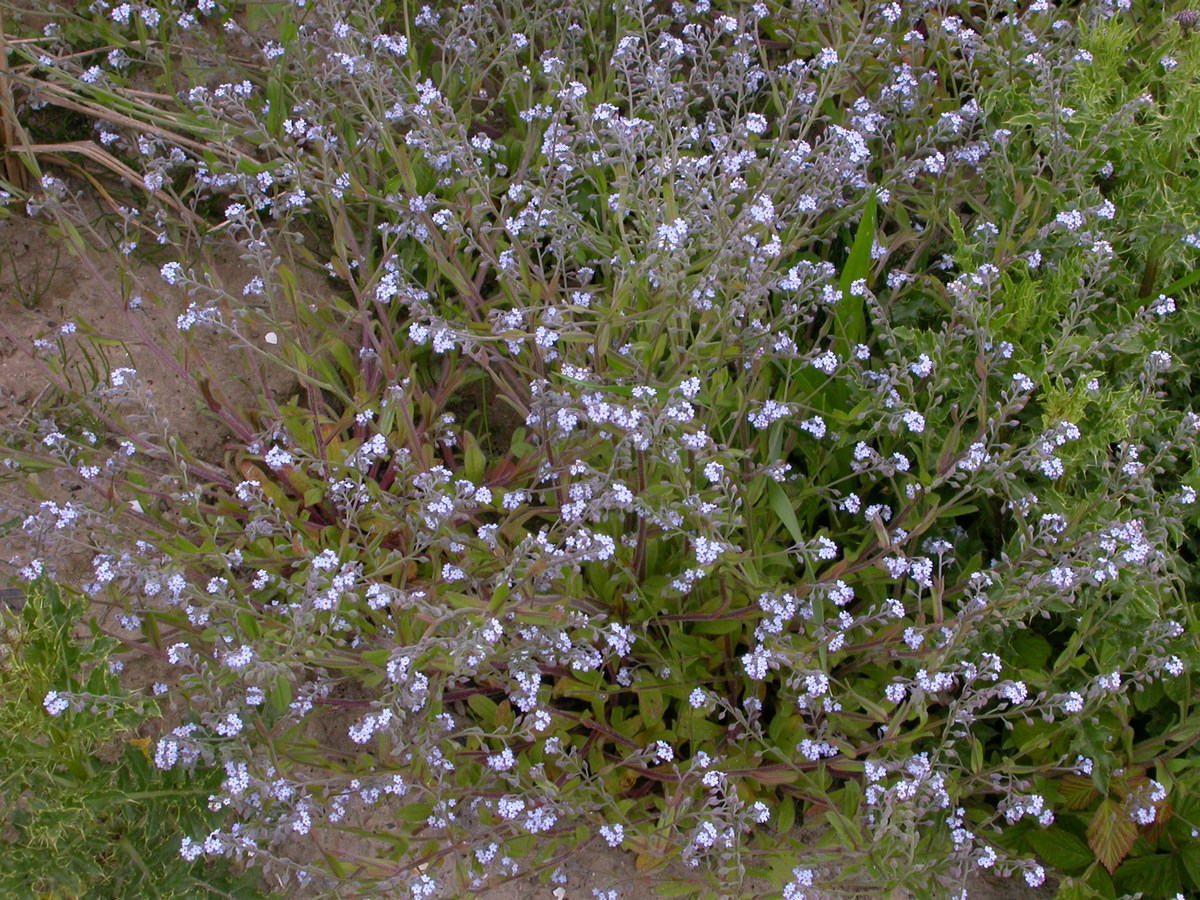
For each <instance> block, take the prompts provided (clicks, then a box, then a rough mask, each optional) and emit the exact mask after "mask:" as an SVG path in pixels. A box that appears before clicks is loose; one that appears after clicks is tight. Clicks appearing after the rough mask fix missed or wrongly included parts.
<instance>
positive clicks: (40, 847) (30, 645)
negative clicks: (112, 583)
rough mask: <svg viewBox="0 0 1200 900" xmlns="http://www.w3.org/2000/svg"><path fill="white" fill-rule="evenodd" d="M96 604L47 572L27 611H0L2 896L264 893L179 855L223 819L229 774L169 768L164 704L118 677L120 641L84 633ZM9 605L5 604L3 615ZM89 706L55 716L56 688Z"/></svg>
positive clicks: (31, 589) (249, 881) (29, 595)
mask: <svg viewBox="0 0 1200 900" xmlns="http://www.w3.org/2000/svg"><path fill="white" fill-rule="evenodd" d="M85 608H86V607H85V604H84V602H83V601H82V600H81V599H80V598H78V597H74V596H72V595H69V594H66V593H64V592H62V591H60V590H59V589H58V587H57V586H56V585H55V584H54V583H53V582H52V581H51V580H50V579H49V578H46V577H41V578H39V579H38V580H36V581H34V582H32V583H31V584H30V585H29V586H28V589H27V592H26V602H25V603H24V605H23V608H21V609H20V611H19V612H16V611H11V610H4V611H3V612H0V617H2V618H0V626H2V627H3V629H4V631H3V636H2V638H0V639H2V641H3V642H2V643H0V649H2V650H3V657H2V659H0V698H2V699H0V733H3V734H4V736H5V739H4V741H3V742H2V743H0V818H2V819H3V821H4V823H5V824H4V830H3V832H2V833H0V892H3V893H4V895H5V896H11V897H47V898H56V900H68V898H93V897H94V898H99V897H105V898H109V897H112V898H135V897H137V898H142V897H154V898H164V900H165V898H185V897H195V896H198V895H200V894H203V895H204V896H212V897H225V896H232V895H233V892H236V895H237V896H239V897H247V896H254V895H255V894H256V891H255V890H254V885H255V883H256V881H257V878H256V877H255V876H254V875H253V873H251V874H250V875H242V876H238V875H235V874H234V873H232V872H231V871H230V870H229V869H228V867H226V866H219V867H216V868H213V869H210V870H209V871H207V872H205V873H203V874H200V873H198V872H195V871H193V870H192V867H191V866H189V865H187V864H186V863H184V862H183V861H182V860H180V858H179V837H178V835H179V833H180V832H181V831H190V830H196V829H202V828H203V827H204V826H205V823H207V822H209V821H211V820H212V815H211V813H209V812H208V811H207V809H206V808H205V807H206V804H207V798H208V796H209V794H210V793H211V792H212V791H213V790H214V789H215V788H216V786H217V784H218V782H219V778H218V777H215V776H213V775H208V776H205V777H202V778H191V777H188V776H186V775H184V774H183V773H165V774H164V773H159V772H157V771H156V770H155V769H154V767H153V766H152V764H151V762H150V753H149V749H148V748H149V747H150V745H151V741H150V739H143V738H136V737H134V736H133V735H135V734H136V733H137V731H136V729H137V728H138V727H139V726H141V725H143V724H149V723H151V722H153V717H154V716H155V714H156V710H155V709H154V705H153V704H152V703H149V702H148V701H142V700H138V699H137V698H135V697H133V696H130V695H129V694H127V693H126V692H124V691H123V690H122V689H121V688H120V686H119V685H118V683H117V678H116V676H114V675H112V674H110V673H109V671H108V662H109V660H110V659H112V658H113V656H112V653H113V651H114V650H115V649H116V642H115V641H112V640H111V639H107V638H103V637H96V636H94V635H88V636H84V635H81V634H80V633H79V629H80V628H81V627H82V619H83V614H84V612H85ZM0 609H2V608H0ZM52 690H53V691H56V692H57V693H58V694H62V695H66V696H70V697H74V696H76V695H82V696H85V697H94V698H95V699H85V700H82V701H75V702H74V703H73V705H74V706H77V707H81V708H78V709H71V710H68V711H66V712H64V713H62V714H61V715H58V716H51V715H50V714H49V712H48V711H47V708H46V707H44V706H43V700H45V699H46V697H47V694H48V692H50V691H52Z"/></svg>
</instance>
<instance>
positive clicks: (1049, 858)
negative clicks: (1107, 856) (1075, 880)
mask: <svg viewBox="0 0 1200 900" xmlns="http://www.w3.org/2000/svg"><path fill="white" fill-rule="evenodd" d="M1033 849H1034V850H1035V851H1036V852H1037V855H1038V856H1040V857H1041V858H1042V859H1043V860H1045V861H1046V862H1048V863H1049V864H1050V865H1052V866H1054V868H1056V869H1063V870H1068V869H1081V868H1084V867H1085V866H1088V865H1090V864H1091V862H1092V860H1093V859H1095V857H1094V856H1093V855H1092V851H1091V850H1089V849H1088V846H1087V844H1085V843H1084V842H1083V841H1081V840H1080V839H1079V838H1077V837H1075V835H1073V834H1071V833H1070V832H1069V831H1064V830H1063V829H1061V828H1051V829H1049V830H1048V831H1045V832H1043V833H1042V834H1040V835H1038V836H1037V838H1036V839H1035V840H1034V841H1033Z"/></svg>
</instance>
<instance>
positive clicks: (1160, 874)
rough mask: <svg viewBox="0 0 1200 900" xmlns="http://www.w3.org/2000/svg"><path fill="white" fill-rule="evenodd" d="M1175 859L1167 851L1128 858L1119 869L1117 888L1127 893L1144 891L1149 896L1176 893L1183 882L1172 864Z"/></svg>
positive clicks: (1172, 894)
mask: <svg viewBox="0 0 1200 900" xmlns="http://www.w3.org/2000/svg"><path fill="white" fill-rule="evenodd" d="M1173 861H1174V859H1173V857H1171V856H1170V855H1168V854H1166V853H1156V854H1154V855H1152V856H1138V857H1134V858H1133V859H1127V860H1126V861H1125V862H1124V864H1123V865H1122V866H1121V868H1119V869H1118V870H1117V874H1116V878H1115V881H1116V884H1117V890H1119V891H1121V892H1122V893H1126V894H1132V893H1134V892H1135V891H1142V892H1143V895H1145V896H1149V897H1171V896H1174V895H1176V894H1177V893H1178V892H1179V890H1180V888H1182V887H1183V883H1182V881H1181V880H1180V877H1179V870H1178V869H1177V868H1176V867H1175V866H1174V865H1172V862H1173Z"/></svg>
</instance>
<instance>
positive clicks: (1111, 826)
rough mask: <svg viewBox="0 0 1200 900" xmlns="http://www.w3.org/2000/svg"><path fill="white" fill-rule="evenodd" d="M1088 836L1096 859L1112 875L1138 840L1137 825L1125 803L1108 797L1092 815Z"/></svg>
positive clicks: (1089, 844)
mask: <svg viewBox="0 0 1200 900" xmlns="http://www.w3.org/2000/svg"><path fill="white" fill-rule="evenodd" d="M1087 838H1088V846H1089V847H1091V848H1092V852H1093V853H1094V854H1095V855H1096V859H1098V860H1100V863H1101V864H1102V865H1103V866H1104V868H1106V869H1107V870H1108V873H1109V874H1110V875H1111V874H1112V873H1113V872H1115V871H1116V870H1117V866H1119V865H1120V864H1121V860H1123V859H1124V858H1125V857H1126V856H1128V855H1129V850H1130V849H1131V848H1132V847H1133V842H1134V841H1136V840H1137V826H1136V825H1134V824H1133V820H1132V819H1130V818H1129V813H1127V812H1126V811H1125V807H1124V804H1122V803H1119V802H1118V801H1116V800H1112V799H1110V798H1107V797H1106V798H1105V799H1104V800H1103V801H1102V802H1101V803H1100V808H1099V809H1097V810H1096V812H1095V813H1094V814H1093V815H1092V821H1091V824H1090V825H1088V830H1087Z"/></svg>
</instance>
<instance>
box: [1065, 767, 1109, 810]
mask: <svg viewBox="0 0 1200 900" xmlns="http://www.w3.org/2000/svg"><path fill="white" fill-rule="evenodd" d="M1058 791H1059V793H1060V794H1062V796H1063V801H1064V802H1065V804H1066V807H1067V809H1087V808H1088V807H1089V806H1091V805H1092V804H1093V803H1095V802H1096V798H1097V797H1099V796H1100V792H1099V791H1097V790H1096V786H1095V785H1093V784H1092V782H1091V781H1089V780H1088V779H1086V778H1081V777H1080V776H1078V775H1066V776H1064V777H1063V778H1062V780H1061V781H1059V783H1058Z"/></svg>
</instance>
